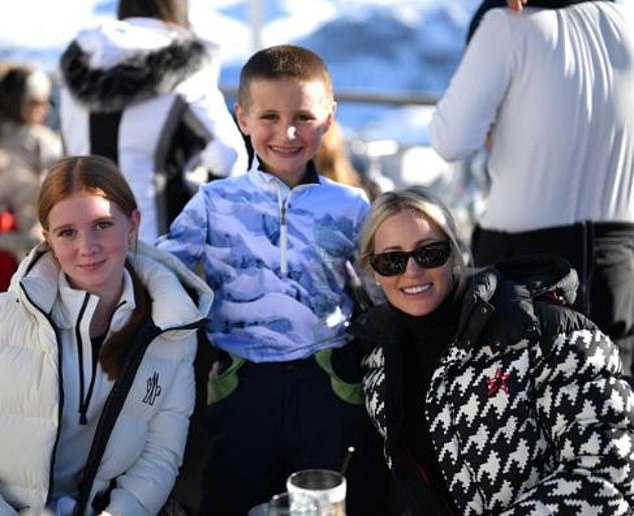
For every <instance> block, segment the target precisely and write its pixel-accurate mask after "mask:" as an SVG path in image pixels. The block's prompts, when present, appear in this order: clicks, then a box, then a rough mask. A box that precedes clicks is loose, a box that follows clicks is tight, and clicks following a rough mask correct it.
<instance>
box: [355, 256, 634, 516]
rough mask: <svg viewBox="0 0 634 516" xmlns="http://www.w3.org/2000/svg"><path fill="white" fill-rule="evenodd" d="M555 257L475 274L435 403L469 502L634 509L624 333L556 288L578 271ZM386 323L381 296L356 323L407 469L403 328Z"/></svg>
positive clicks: (531, 509)
mask: <svg viewBox="0 0 634 516" xmlns="http://www.w3.org/2000/svg"><path fill="white" fill-rule="evenodd" d="M536 267H537V269H536ZM549 269H551V266H550V264H549V263H548V262H535V261H527V262H524V263H523V262H522V260H515V261H513V262H509V263H508V264H506V265H504V264H502V265H500V268H499V269H494V268H490V269H486V270H484V271H481V272H479V273H478V274H476V275H475V277H473V279H472V281H471V284H470V286H469V287H468V289H467V290H466V292H465V293H464V296H463V301H462V303H463V304H462V311H461V319H460V324H459V331H458V334H457V337H456V339H455V340H454V341H453V342H452V344H451V345H450V347H449V349H448V350H447V352H446V353H445V354H444V356H443V357H442V359H441V360H440V362H439V364H438V366H437V368H436V370H435V372H434V374H433V377H432V380H431V384H430V387H429V390H428V394H427V398H426V409H425V414H426V419H427V422H428V424H429V425H430V429H431V434H432V436H433V440H434V445H435V448H436V450H437V453H438V457H439V462H440V465H441V467H442V469H443V473H444V477H445V481H446V482H447V485H448V488H449V491H450V493H451V496H452V499H453V501H454V502H455V504H456V506H457V507H458V508H459V510H460V513H461V514H464V515H480V514H495V515H499V514H503V515H505V516H510V515H529V514H536V515H537V514H539V515H541V514H557V515H590V514H592V515H605V516H614V515H623V516H625V515H630V514H632V512H633V511H634V433H633V432H634V394H633V393H632V390H631V388H630V386H629V384H628V383H627V382H626V381H625V380H624V379H622V378H621V376H620V367H621V365H620V359H619V356H618V350H617V348H616V347H615V346H614V344H613V343H612V342H611V341H610V340H609V339H608V338H607V337H606V336H605V335H604V334H603V333H601V332H600V331H599V330H598V329H597V328H596V326H595V325H594V324H593V323H592V322H591V321H589V320H588V319H586V318H585V317H583V316H582V315H581V314H579V313H577V312H574V311H572V310H570V309H568V308H566V307H564V306H558V305H556V304H553V302H552V301H551V300H547V299H546V298H545V296H546V294H547V293H548V292H550V293H554V292H557V293H559V294H562V295H564V296H570V295H573V294H574V291H571V287H574V288H576V280H575V278H576V274H574V272H573V271H569V272H568V271H565V270H562V269H559V270H558V269H556V268H554V267H553V268H552V269H551V270H549ZM536 271H539V273H535V272H536ZM548 295H549V297H552V296H550V294H548ZM386 323H389V314H388V311H387V310H386V307H385V306H383V307H377V308H376V309H374V310H372V311H370V312H368V313H367V314H365V315H364V316H362V317H361V318H360V319H359V321H358V322H357V323H356V324H355V327H354V334H355V335H356V336H358V337H360V338H361V339H363V340H365V341H366V342H369V343H371V344H372V345H373V346H375V347H374V348H373V349H372V351H371V352H370V353H369V354H368V355H367V356H366V357H365V359H364V390H365V395H366V406H367V409H368V411H369V413H370V416H371V417H372V419H373V421H374V423H375V425H376V426H377V428H378V429H379V431H380V432H381V434H382V435H383V436H384V438H385V453H386V458H387V461H388V464H389V465H390V467H391V468H392V469H393V472H394V474H395V475H396V476H397V477H398V474H399V471H403V469H402V468H400V466H399V465H402V464H403V463H404V462H405V461H407V460H408V459H407V458H404V457H403V453H402V449H401V448H399V446H398V444H397V443H398V440H399V438H398V430H397V428H396V421H397V417H396V415H397V414H398V412H399V410H400V409H399V408H398V407H399V406H400V399H399V394H398V392H395V388H394V385H395V383H398V381H399V380H398V378H396V377H395V376H396V375H397V374H398V371H399V365H398V361H399V351H398V348H399V344H398V334H397V332H396V331H395V330H394V329H390V327H389V326H386ZM418 480H419V481H420V482H422V479H420V478H419V479H418ZM397 481H398V478H397ZM416 514H418V513H416Z"/></svg>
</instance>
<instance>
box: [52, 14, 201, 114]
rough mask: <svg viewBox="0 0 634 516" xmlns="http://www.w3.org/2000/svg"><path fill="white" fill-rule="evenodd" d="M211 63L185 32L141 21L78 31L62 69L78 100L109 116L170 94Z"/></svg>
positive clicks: (155, 21) (90, 108)
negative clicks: (108, 113)
mask: <svg viewBox="0 0 634 516" xmlns="http://www.w3.org/2000/svg"><path fill="white" fill-rule="evenodd" d="M210 62H211V56H210V53H209V49H208V48H207V47H206V46H205V44H204V43H203V42H202V41H201V40H199V39H196V38H195V37H194V36H193V34H191V33H190V32H189V31H186V30H185V29H180V28H176V27H172V26H167V25H166V24H163V23H162V22H159V21H158V20H146V21H145V22H142V19H141V18H139V19H131V21H130V20H123V21H122V20H116V21H115V20H112V21H109V22H106V23H104V24H103V25H102V27H100V28H99V29H97V30H90V31H83V32H82V33H80V35H79V36H78V37H77V39H75V40H74V41H73V42H71V43H70V45H69V46H68V47H67V48H66V50H65V51H64V53H63V54H62V56H61V59H60V71H61V74H62V78H63V81H64V83H65V84H66V86H67V87H68V89H69V91H70V93H71V94H72V95H73V97H75V99H77V101H78V102H80V103H81V104H83V105H85V106H86V107H87V108H88V109H89V110H91V111H99V112H113V111H121V110H122V109H124V108H125V107H126V106H129V105H131V104H134V103H138V102H142V101H144V100H148V99H150V98H153V97H156V96H158V95H162V94H165V93H168V92H171V91H173V90H174V89H175V87H176V86H177V85H178V84H180V83H181V82H183V81H184V80H185V79H187V78H188V77H190V76H191V75H193V74H194V73H195V72H197V71H199V70H200V69H202V68H203V67H204V66H206V65H207V64H209V63H210Z"/></svg>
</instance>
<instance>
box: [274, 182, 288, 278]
mask: <svg viewBox="0 0 634 516" xmlns="http://www.w3.org/2000/svg"><path fill="white" fill-rule="evenodd" d="M290 198H291V192H290V191H289V192H288V195H287V196H286V197H285V198H282V187H281V186H280V185H278V188H277V204H278V206H279V210H280V240H279V244H280V274H281V275H282V276H286V275H287V274H288V221H287V212H288V204H289V200H290Z"/></svg>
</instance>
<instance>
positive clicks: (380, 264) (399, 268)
mask: <svg viewBox="0 0 634 516" xmlns="http://www.w3.org/2000/svg"><path fill="white" fill-rule="evenodd" d="M408 258H409V256H408V254H407V253H402V252H393V253H381V254H373V255H372V256H370V265H371V266H372V268H373V269H374V270H375V271H376V272H378V273H379V274H380V275H381V276H396V275H397V274H403V273H404V272H405V268H406V266H407V259H408Z"/></svg>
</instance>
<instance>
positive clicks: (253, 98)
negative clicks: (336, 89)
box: [236, 79, 335, 187]
mask: <svg viewBox="0 0 634 516" xmlns="http://www.w3.org/2000/svg"><path fill="white" fill-rule="evenodd" d="M249 98H250V100H249V103H248V106H241V105H240V104H237V105H236V115H237V119H238V124H239V125H240V129H241V130H242V132H243V133H244V134H246V135H249V136H250V137H251V144H252V145H253V149H254V150H255V153H256V154H257V155H258V156H259V158H260V160H261V162H262V163H263V165H264V166H265V169H266V170H267V171H268V172H270V173H271V174H274V175H275V176H277V177H278V178H280V179H281V180H282V181H284V182H285V183H286V184H287V185H289V186H290V187H293V186H295V185H297V184H298V183H299V182H300V181H301V180H302V178H303V176H304V172H305V171H306V164H307V163H308V161H309V160H311V159H312V158H313V156H314V155H315V153H316V152H317V148H318V147H319V143H320V141H321V137H322V135H323V134H324V133H325V132H326V130H327V129H328V127H330V124H331V123H332V120H333V117H334V112H335V104H334V102H332V101H328V96H327V93H326V87H325V86H324V84H323V82H321V81H318V80H314V81H304V82H302V81H297V80H295V79H270V80H269V79H256V80H254V81H253V82H252V83H251V85H250V86H249Z"/></svg>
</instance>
